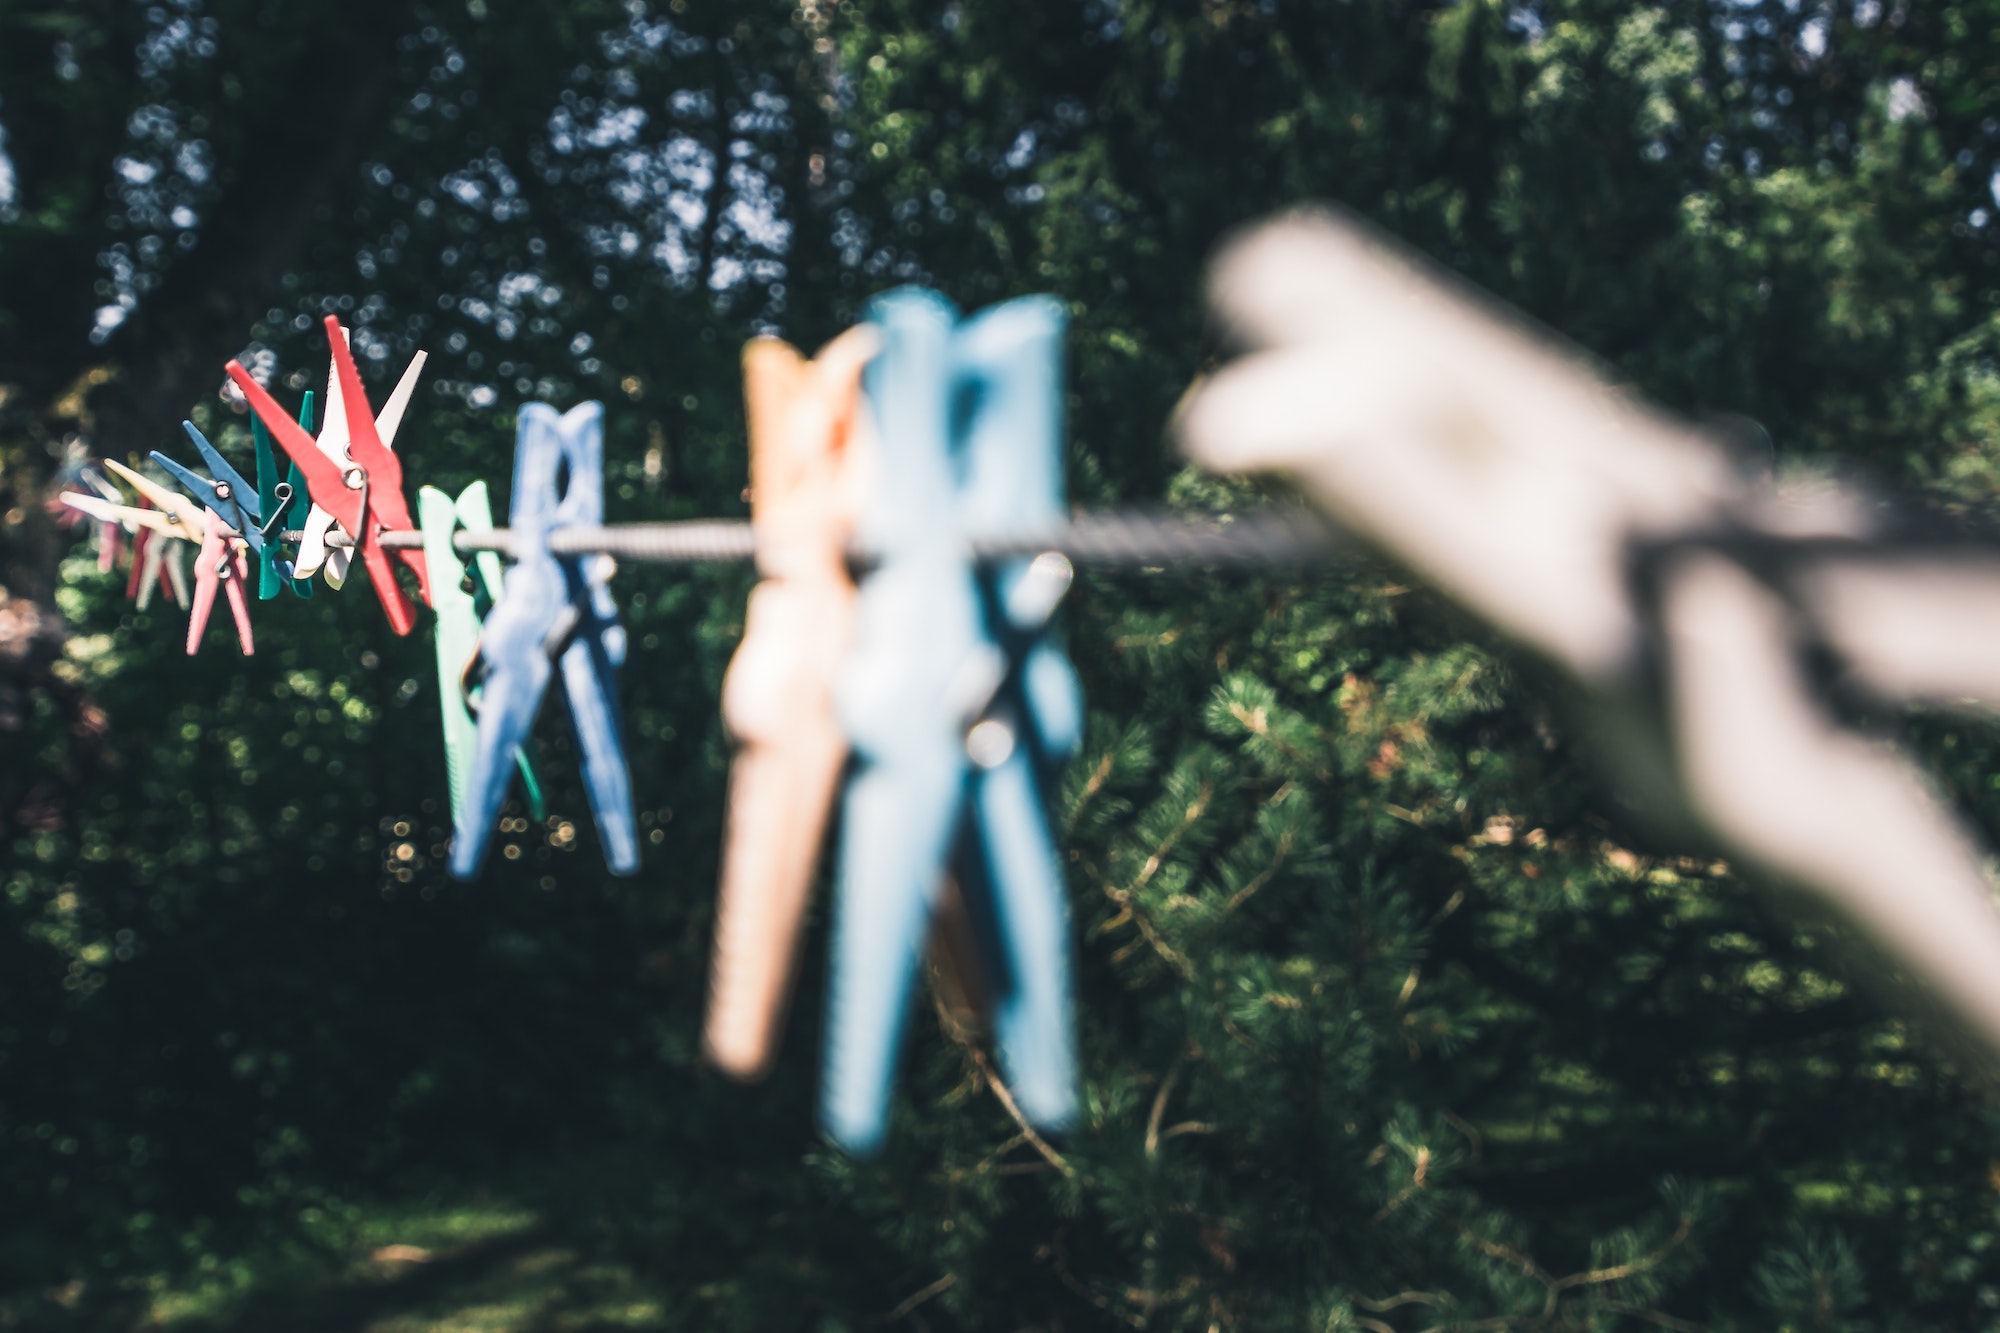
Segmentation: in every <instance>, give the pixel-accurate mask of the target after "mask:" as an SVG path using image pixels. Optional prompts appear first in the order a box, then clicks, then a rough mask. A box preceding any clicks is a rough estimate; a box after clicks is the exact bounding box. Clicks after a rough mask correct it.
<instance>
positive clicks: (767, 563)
mask: <svg viewBox="0 0 2000 1333" xmlns="http://www.w3.org/2000/svg"><path fill="white" fill-rule="evenodd" d="M875 346H876V336H875V331H874V330H873V329H871V328H868V327H866V326H862V327H859V328H854V329H850V330H849V331H848V332H847V333H845V334H843V335H842V336H840V337H839V338H836V339H835V340H834V341H833V342H831V343H829V344H828V345H827V346H826V347H825V348H824V349H823V350H822V351H821V352H820V354H819V356H818V358H817V359H815V360H812V361H807V360H806V359H805V358H804V357H802V356H800V355H799V353H798V352H797V351H796V350H795V349H793V348H792V346H791V345H790V344H788V343H785V342H782V341H780V340H779V339H777V338H758V339H755V340H753V341H752V342H751V343H750V344H749V345H748V346H747V347H746V348H745V349H744V352H743V389H744V398H745V401H746V403H747V406H748V409H749V418H750V421H749V425H750V506H751V509H750V513H751V524H752V527H753V529H754V531H755V533H756V540H757V568H758V572H759V573H760V574H761V575H762V576H763V581H762V582H760V583H759V584H758V585H757V587H756V589H755V590H754V591H753V592H752V593H751V594H750V604H749V608H748V610H747V611H746V613H745V617H744V629H743V641H742V643H741V644H740V645H739V646H738V647H737V649H736V655H735V657H734V658H733V659H731V661H730V664H729V672H728V674H727V675H726V676H725V677H724V678H723V683H722V715H723V719H724V721H725V722H726V723H727V725H728V727H729V733H730V736H731V738H732V739H733V740H734V741H735V742H736V754H735V758H734V760H733V761H732V764H731V768H730V778H729V828H728V833H727V836H726V841H725V843H724V846H723V857H722V887H721V895H720V898H719V900H718V902H717V904H716V918H715V948H714V952H713V955H712V957H711V962H710V973H709V994H708V1016H707V1021H706V1024H705V1026H704V1029H703V1038H702V1041H703V1046H704V1049H705V1051H706V1053H707V1056H708V1058H709V1060H710V1061H712V1062H713V1063H714V1064H715V1065H716V1066H717V1067H718V1068H720V1069H721V1070H722V1071H723V1072H724V1073H727V1074H729V1075H731V1076H732V1077H735V1078H742V1079H751V1078H758V1077H761V1076H762V1075H763V1074H764V1073H765V1072H766V1071H767V1070H768V1069H769V1067H770V1063H771V1058H772V1056H773V1054H774V1053H775V1051H776V1047H777V1031H778V1026H779V1024H780V1023H781V1022H782V1021H783V1018H784V1013H785V1008H786V1004H787V1001H788V999H789V997H790V991H791V980H792V974H793V970H794V967H795V959H796V955H797V952H798V942H799V934H800V930H801V927H802V926H803V925H804V923H805V912H806V900H807V895H808V893H809V891H810V889H811V886H812V879H813V872H814V869H815V867H816V866H817V865H818V862H819V849H820V843H821V840H822V837H823V835H824V832H825V829H826V823H827V815H828V812H829V810H830V809H831V807H832V805H833V798H834V793H835V791H836V790H837V789H838V788H839V785H840V773H841V769H842V767H843V766H844V765H845V764H846V762H847V737H846V734H845V733H844V732H842V730H841V727H840V722H839V719H838V718H837V717H835V715H834V705H833V693H834V685H835V682H836V680H837V678H838V675H839V672H840V666H841V663H842V661H843V660H844V659H845V658H846V656H847V651H848V648H849V647H850V645H851V641H852V639H853V631H854V599H855V589H854V581H853V579H852V578H850V577H849V575H848V571H847V543H848V540H849V538H851V537H852V536H853V532H854V521H855V513H856V507H857V503H858V499H859V492H858V488H857V484H856V480H857V475H858V472H859V470H860V467H861V464H862V461H863V460H862V458H861V453H862V451H863V444H862V441H863V439H864V438H865V434H866V432H865V427H864V425H863V423H862V420H861V392H860V391H861V371H862V367H863V366H864V365H866V364H867V361H868V358H869V357H870V356H872V355H873V354H874V350H875Z"/></svg>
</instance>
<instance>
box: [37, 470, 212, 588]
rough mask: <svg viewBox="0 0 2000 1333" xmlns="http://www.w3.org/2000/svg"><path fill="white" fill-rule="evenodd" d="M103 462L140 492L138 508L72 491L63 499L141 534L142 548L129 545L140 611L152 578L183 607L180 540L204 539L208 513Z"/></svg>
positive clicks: (184, 567) (184, 566)
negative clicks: (116, 521)
mask: <svg viewBox="0 0 2000 1333" xmlns="http://www.w3.org/2000/svg"><path fill="white" fill-rule="evenodd" d="M104 466H106V467H108V468H110V469H111V471H112V472H114V473H115V474H117V475H118V476H119V477H120V478H122V479H123V480H124V481H125V482H126V483H127V484H128V485H130V486H131V487H132V489H133V490H135V491H137V492H139V504H138V505H137V506H132V505H109V504H106V503H105V502H104V501H102V500H97V499H94V498H93V497H90V496H82V495H76V494H73V493H71V492H64V494H63V497H62V499H63V502H64V503H65V504H68V505H71V506H72V507H75V508H80V509H85V510H86V511H88V510H89V509H90V508H91V507H98V508H101V509H102V511H103V512H105V513H106V514H108V515H113V516H115V517H117V518H119V519H121V520H122V521H124V522H125V523H127V524H128V525H130V526H131V527H132V528H133V529H134V530H135V532H137V533H139V534H143V541H144V546H143V548H142V547H141V546H140V545H139V543H138V540H137V539H135V542H134V545H133V547H132V559H133V563H134V565H135V566H137V567H138V571H139V577H138V583H137V586H136V592H137V599H138V606H139V609H140V610H141V611H143V610H145V609H146V608H147V606H149V605H150V604H151V603H152V600H153V586H154V581H155V580H160V581H161V583H162V586H164V587H165V588H166V589H167V592H168V594H169V595H171V596H172V597H173V599H174V604H175V605H176V606H182V607H185V606H187V605H188V598H189V591H188V576H187V558H186V552H187V548H186V546H184V545H182V543H183V542H186V543H196V542H200V541H201V540H202V539H203V536H204V534H205V533H206V531H207V528H208V518H207V512H206V511H205V510H203V509H202V508H201V506H199V505H197V504H195V503H194V502H193V501H192V500H189V499H188V498H187V497H186V496H185V495H182V494H181V493H180V492H178V491H175V490H171V489H169V488H168V487H165V486H162V485H160V484H158V483H157V482H155V481H153V480H152V478H150V477H147V476H145V475H144V474H142V473H139V472H134V471H133V470H132V469H131V468H128V467H126V466H125V465H124V464H123V463H120V462H118V461H116V460H115V459H110V458H107V459H105V460H104ZM133 591H134V589H133V587H132V586H131V585H128V586H127V595H128V596H129V595H132V593H133Z"/></svg>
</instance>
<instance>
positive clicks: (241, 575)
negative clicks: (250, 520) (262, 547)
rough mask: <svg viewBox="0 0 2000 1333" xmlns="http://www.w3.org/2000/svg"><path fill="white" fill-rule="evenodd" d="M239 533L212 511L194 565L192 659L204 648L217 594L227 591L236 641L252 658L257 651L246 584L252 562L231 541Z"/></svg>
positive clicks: (190, 623)
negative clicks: (252, 637) (209, 619)
mask: <svg viewBox="0 0 2000 1333" xmlns="http://www.w3.org/2000/svg"><path fill="white" fill-rule="evenodd" d="M234 536H236V534H235V533H234V532H232V531H230V529H229V526H228V525H227V524H226V523H224V522H223V520H222V516H221V515H220V514H218V513H216V512H215V511H214V510H212V509H211V510H210V511H209V512H208V523H207V533H206V535H205V536H204V537H203V538H202V543H201V554H200V555H198V556H196V557H195V562H194V604H193V606H192V607H191V608H190V609H189V613H188V637H187V651H188V656H189V657H193V656H194V655H195V652H196V650H198V649H199V648H200V647H201V636H202V631H203V630H205V629H207V628H208V614H209V611H210V610H211V609H212V608H213V607H214V606H215V592H216V589H217V588H218V587H220V588H222V589H223V590H224V593H225V595H226V596H227V597H228V599H229V613H230V615H231V616H232V617H234V619H235V621H236V641H237V643H238V644H239V645H240V646H241V647H242V649H243V655H244V656H245V657H249V656H250V655H251V654H253V653H254V652H256V651H257V649H256V644H255V643H254V642H253V641H252V639H251V636H250V599H249V594H248V593H247V591H246V590H245V584H246V582H247V581H248V580H249V577H250V562H249V560H248V559H247V558H246V557H245V555H244V552H243V549H242V548H241V547H240V546H239V545H237V543H235V542H234V541H232V540H231V538H233V537H234Z"/></svg>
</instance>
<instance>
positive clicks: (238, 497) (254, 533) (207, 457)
mask: <svg viewBox="0 0 2000 1333" xmlns="http://www.w3.org/2000/svg"><path fill="white" fill-rule="evenodd" d="M181 429H182V430H184V431H186V432H187V437H188V439H189V440H191V441H193V443H194V447H195V450H196V452H198V453H199V454H200V455H201V458H202V461H203V462H204V463H207V464H208V470H209V473H210V475H211V476H212V477H213V478H214V480H212V481H211V480H210V479H209V478H208V477H204V476H202V475H200V474H199V473H197V472H194V471H192V470H191V469H188V468H185V467H182V466H181V465H180V464H179V463H176V462H175V461H174V460H173V459H171V458H169V457H167V456H166V455H165V454H163V453H161V452H160V451H159V450H158V449H155V450H153V461H154V462H155V463H158V464H159V465H160V466H161V467H163V468H165V469H166V470H167V475H169V476H171V477H172V478H173V479H174V480H175V481H177V482H179V483H180V484H181V485H182V486H184V487H186V488H187V492H188V494H190V495H192V496H194V498H195V499H196V500H197V501H199V502H200V503H201V505H202V507H203V508H205V509H208V510H210V511H211V512H213V513H214V514H215V515H216V517H218V518H220V519H221V520H222V522H223V524H224V525H225V526H226V527H228V528H229V529H230V530H231V531H232V532H233V533H234V534H235V535H237V536H239V537H241V538H242V539H243V540H244V541H245V542H246V543H247V544H248V545H249V547H250V549H251V550H252V551H254V552H255V553H256V554H257V557H258V558H259V559H260V560H261V559H262V558H263V555H264V528H263V525H262V523H261V522H259V519H260V517H261V515H262V510H261V507H260V506H259V504H258V501H257V491H256V489H255V488H254V487H252V486H251V485H250V483H249V482H247V481H245V480H243V478H242V476H241V475H240V474H238V472H237V471H236V469H235V468H233V467H231V466H229V460H228V459H226V458H224V457H223V456H222V453H221V451H220V450H218V449H217V448H216V447H215V446H214V445H212V444H210V443H209V442H208V437H207V436H205V435H203V434H202V433H201V432H200V431H199V430H197V429H196V428H195V424H194V423H193V422H192V421H183V422H182V423H181ZM202 530H203V531H205V530H206V525H205V526H204V528H203V529H202ZM198 563H199V562H197V564H198Z"/></svg>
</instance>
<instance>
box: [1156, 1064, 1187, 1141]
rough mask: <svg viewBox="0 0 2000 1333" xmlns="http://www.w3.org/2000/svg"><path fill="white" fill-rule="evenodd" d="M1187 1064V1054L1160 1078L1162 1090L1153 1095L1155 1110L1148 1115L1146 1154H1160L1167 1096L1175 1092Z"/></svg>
mask: <svg viewBox="0 0 2000 1333" xmlns="http://www.w3.org/2000/svg"><path fill="white" fill-rule="evenodd" d="M1186 1064H1187V1056H1186V1055H1185V1054H1183V1055H1181V1056H1179V1057H1178V1058H1176V1059H1175V1061H1174V1064H1173V1068H1171V1069H1169V1070H1168V1071H1167V1076H1166V1077H1165V1078H1163V1079H1161V1080H1160V1090H1159V1092H1158V1093H1156V1094H1155V1095H1154V1097H1153V1110H1152V1113H1151V1114H1150V1115H1148V1116H1147V1117H1146V1156H1148V1157H1155V1156H1158V1154H1159V1151H1160V1121H1161V1120H1162V1119H1163V1118H1164V1117H1165V1115H1166V1112H1167V1098H1169V1097H1171V1096H1172V1095H1173V1092H1174V1084H1175V1083H1177V1082H1179V1081H1180V1077H1181V1069H1182V1068H1183V1067H1184V1066H1185V1065H1186Z"/></svg>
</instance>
